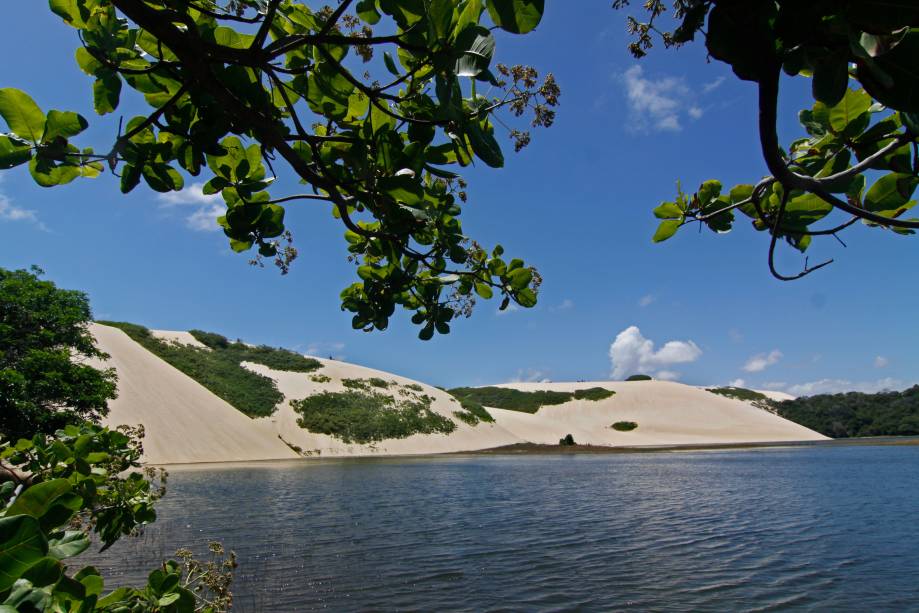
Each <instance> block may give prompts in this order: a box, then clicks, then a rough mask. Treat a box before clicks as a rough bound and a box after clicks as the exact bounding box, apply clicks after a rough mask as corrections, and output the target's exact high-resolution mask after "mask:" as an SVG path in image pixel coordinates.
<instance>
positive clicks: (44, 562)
mask: <svg viewBox="0 0 919 613" xmlns="http://www.w3.org/2000/svg"><path fill="white" fill-rule="evenodd" d="M62 574H64V567H63V565H62V564H61V563H60V562H59V561H57V560H55V559H54V558H52V557H44V558H41V559H39V560H38V561H37V562H35V563H34V564H32V565H31V566H30V567H29V568H27V569H26V571H25V572H24V573H23V574H22V578H23V579H25V580H26V581H28V582H29V583H31V584H32V585H34V586H35V587H46V586H49V585H54V584H55V583H57V581H58V579H60V578H61V575H62Z"/></svg>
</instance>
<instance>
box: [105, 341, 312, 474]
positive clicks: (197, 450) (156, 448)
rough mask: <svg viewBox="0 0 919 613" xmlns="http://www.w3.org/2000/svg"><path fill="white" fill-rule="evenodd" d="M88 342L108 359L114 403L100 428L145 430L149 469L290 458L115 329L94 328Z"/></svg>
mask: <svg viewBox="0 0 919 613" xmlns="http://www.w3.org/2000/svg"><path fill="white" fill-rule="evenodd" d="M90 329H91V331H92V334H93V336H94V337H95V338H96V340H97V341H98V344H99V348H100V349H102V351H105V352H106V353H108V354H110V355H111V359H109V360H108V361H107V362H105V363H104V364H102V365H104V366H106V367H114V368H115V370H116V372H117V373H118V398H116V399H115V400H113V401H112V402H110V403H109V408H110V409H111V411H110V413H109V416H108V417H107V418H106V420H105V423H106V424H107V425H110V426H117V425H119V424H129V425H137V424H140V423H142V424H143V425H144V428H145V429H146V438H145V439H144V459H145V460H146V461H147V462H149V463H151V464H173V463H185V462H233V461H250V460H268V459H282V458H295V457H297V454H296V453H294V452H293V451H292V450H291V449H290V448H288V447H287V445H285V444H284V443H282V442H281V441H280V440H279V439H278V438H277V434H275V433H273V432H271V431H270V430H269V429H267V428H265V427H264V426H262V425H260V424H258V423H257V422H255V421H253V420H252V419H249V418H248V417H247V416H245V415H243V414H242V413H240V412H239V411H237V410H236V409H234V408H233V407H232V406H230V405H229V404H227V403H226V402H224V401H223V400H221V399H220V398H218V397H217V396H215V395H214V394H212V393H211V392H210V391H208V390H207V389H205V388H204V387H202V386H201V385H200V384H199V383H198V382H197V381H195V380H193V379H191V378H190V377H188V376H187V375H185V374H183V373H182V372H180V371H179V370H177V369H175V368H173V367H172V366H170V365H169V364H167V363H166V362H164V361H163V360H161V359H159V358H158V357H156V356H155V355H153V354H152V353H150V352H149V351H147V350H146V349H144V348H143V347H141V346H140V345H138V344H137V343H135V342H134V341H132V340H131V339H130V337H128V335H127V334H125V333H124V332H122V331H121V330H118V329H116V328H109V327H107V326H100V325H96V324H93V325H92V326H91V328H90Z"/></svg>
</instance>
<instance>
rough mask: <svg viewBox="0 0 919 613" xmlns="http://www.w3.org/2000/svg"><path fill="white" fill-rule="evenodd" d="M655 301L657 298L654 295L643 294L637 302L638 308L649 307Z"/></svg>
mask: <svg viewBox="0 0 919 613" xmlns="http://www.w3.org/2000/svg"><path fill="white" fill-rule="evenodd" d="M655 300H657V296H655V295H653V294H645V295H644V296H642V297H641V299H640V300H639V301H638V306H640V307H646V306H649V305H651V303H653V302H654V301H655Z"/></svg>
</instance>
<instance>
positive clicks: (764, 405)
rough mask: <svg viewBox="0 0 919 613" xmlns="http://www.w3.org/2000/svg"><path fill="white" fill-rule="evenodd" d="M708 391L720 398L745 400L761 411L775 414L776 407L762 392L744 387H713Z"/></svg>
mask: <svg viewBox="0 0 919 613" xmlns="http://www.w3.org/2000/svg"><path fill="white" fill-rule="evenodd" d="M707 391H709V392H711V393H713V394H718V395H719V396H724V397H726V398H733V399H734V400H743V401H744V402H749V403H750V404H752V405H753V406H755V407H757V408H759V409H764V410H766V411H772V412H775V406H774V403H773V402H772V400H771V399H770V398H769V396H767V395H766V394H763V393H761V392H757V391H754V390H748V389H746V388H743V387H712V388H708V389H707Z"/></svg>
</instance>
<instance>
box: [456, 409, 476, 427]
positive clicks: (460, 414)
mask: <svg viewBox="0 0 919 613" xmlns="http://www.w3.org/2000/svg"><path fill="white" fill-rule="evenodd" d="M453 416H454V417H456V418H457V419H459V420H460V421H464V422H466V423H467V424H469V425H470V426H476V425H478V423H479V418H478V417H476V416H475V415H473V414H472V413H470V412H469V411H453Z"/></svg>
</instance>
